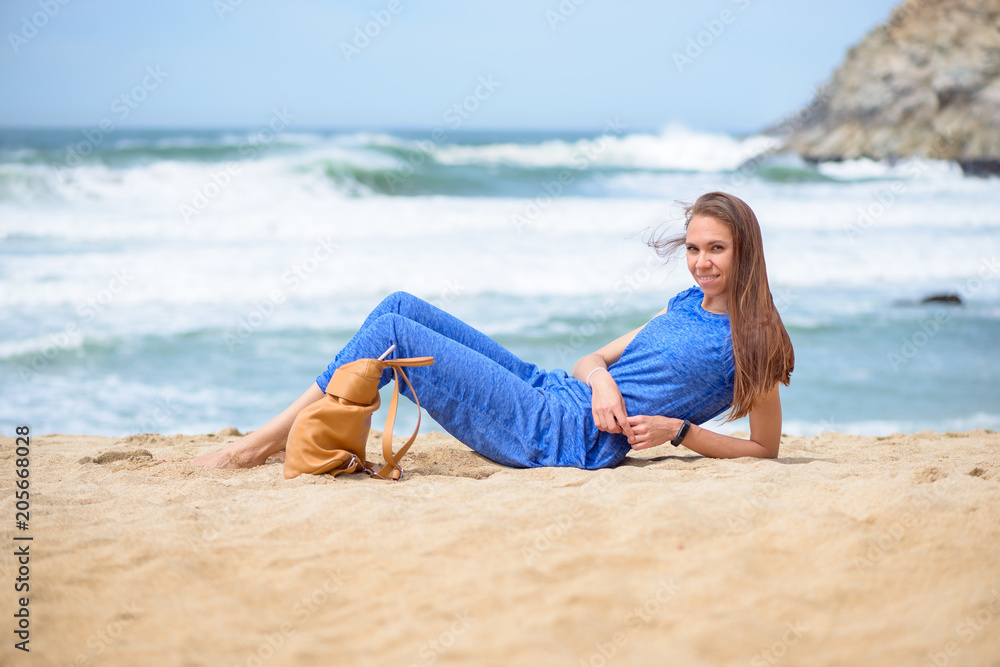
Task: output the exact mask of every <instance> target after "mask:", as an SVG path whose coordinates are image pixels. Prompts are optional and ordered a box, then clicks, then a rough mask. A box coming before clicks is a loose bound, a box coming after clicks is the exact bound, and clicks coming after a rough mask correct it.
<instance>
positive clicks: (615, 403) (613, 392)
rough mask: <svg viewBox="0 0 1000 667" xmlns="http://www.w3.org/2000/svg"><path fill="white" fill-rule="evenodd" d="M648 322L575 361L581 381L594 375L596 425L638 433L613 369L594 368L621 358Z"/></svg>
mask: <svg viewBox="0 0 1000 667" xmlns="http://www.w3.org/2000/svg"><path fill="white" fill-rule="evenodd" d="M665 312H667V309H666V308H664V309H663V310H661V311H660V312H659V313H657V314H656V315H654V317H658V316H660V315H662V314H663V313H665ZM646 324H649V323H648V322H647V323H646ZM645 326H646V325H645V324H643V325H642V326H641V327H638V328H636V329H633V330H632V331H629V332H628V333H627V334H624V335H623V336H619V337H618V338H616V339H615V340H613V341H611V342H610V343H608V344H607V345H605V346H604V347H602V348H601V349H599V350H598V351H597V352H593V353H591V354H587V355H584V356H583V357H580V359H579V361H577V362H576V364H574V365H573V377H575V378H576V379H577V380H580V381H581V382H587V378H590V383H589V384H590V386H591V389H592V390H593V393H592V398H591V402H590V410H591V415H592V416H593V418H594V426H596V427H597V428H598V429H599V430H601V431H606V432H608V433H624V434H625V435H627V436H628V437H629V438H634V437H635V434H634V433H633V432H632V428H631V427H630V426H629V424H628V421H627V420H628V411H627V410H626V408H625V399H623V398H622V393H621V391H620V390H619V389H618V385H617V384H616V383H615V381H614V379H613V378H612V377H611V374H610V373H604V372H601V371H597V372H596V373H594V371H595V370H597V369H599V368H600V369H604V370H607V368H608V366H610V365H611V364H613V363H615V362H616V361H618V360H619V359H621V356H622V352H624V351H625V348H626V347H628V344H629V343H630V342H632V339H633V338H635V337H636V335H637V334H638V333H639V332H640V331H642V328H643V327H645Z"/></svg>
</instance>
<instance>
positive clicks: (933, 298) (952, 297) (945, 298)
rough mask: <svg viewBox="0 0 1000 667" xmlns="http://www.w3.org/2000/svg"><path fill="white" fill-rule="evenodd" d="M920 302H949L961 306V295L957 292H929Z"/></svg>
mask: <svg viewBox="0 0 1000 667" xmlns="http://www.w3.org/2000/svg"><path fill="white" fill-rule="evenodd" d="M920 303H950V304H954V305H956V306H961V305H962V297H960V296H959V295H957V294H931V295H929V296H925V297H924V298H923V299H921V300H920Z"/></svg>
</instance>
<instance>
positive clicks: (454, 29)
mask: <svg viewBox="0 0 1000 667" xmlns="http://www.w3.org/2000/svg"><path fill="white" fill-rule="evenodd" d="M896 4H897V3H896V2H895V1H894V0H809V1H803V0H713V1H709V2H698V3H695V2H690V1H676V0H659V1H654V0H615V2H611V0H539V1H529V0H504V1H503V2H489V3H487V2H474V1H472V0H465V1H460V0H439V1H437V2H433V1H431V0H354V1H352V2H339V1H326V2H324V1H322V0H286V1H283V2H277V1H271V2H266V1H264V0H146V1H141V2H136V1H134V0H132V1H127V0H3V2H2V3H0V34H2V35H3V42H2V43H0V86H2V89H3V90H4V91H5V92H4V94H3V100H2V102H0V125H3V126H62V127H88V126H91V125H93V124H95V123H98V122H99V121H101V120H102V119H105V118H108V117H111V118H113V119H114V120H115V122H117V123H118V126H119V127H136V128H139V127H168V128H169V127H184V128H189V127H206V128H215V127H260V126H263V125H265V124H267V123H268V122H269V121H270V120H271V119H272V118H273V117H274V115H275V110H278V112H279V113H280V112H285V113H286V114H287V115H288V116H291V117H293V118H294V122H295V125H296V126H297V127H311V128H353V129H357V128H372V129H397V128H398V129H406V128H412V129H423V128H435V127H442V126H446V127H449V128H452V129H455V128H456V126H455V123H456V122H457V123H458V124H459V126H460V127H461V128H463V129H469V130H495V129H540V130H567V131H586V130H594V129H600V128H602V127H603V126H604V125H605V124H606V123H607V122H608V120H609V119H618V122H620V123H623V124H624V125H626V126H627V127H628V128H629V129H635V130H639V129H641V130H644V131H648V130H655V129H660V128H663V127H666V126H668V125H671V124H681V125H684V126H686V127H688V128H691V129H696V130H705V131H724V132H733V133H749V132H753V131H756V130H759V129H761V128H763V127H766V126H768V125H772V124H774V123H776V122H778V121H780V120H781V119H782V118H784V117H786V116H788V115H790V114H792V113H794V112H795V111H796V110H797V109H799V108H801V107H802V106H804V105H805V104H807V103H808V102H809V101H810V100H811V99H812V96H813V94H814V93H815V90H816V88H817V86H819V85H820V84H822V83H823V82H824V81H825V80H827V79H828V78H829V76H830V75H831V74H832V73H833V71H834V70H835V69H836V67H837V66H838V65H839V64H840V62H841V61H842V59H843V57H844V55H845V53H846V51H847V50H848V49H849V48H850V47H851V46H852V45H854V44H856V43H857V42H858V41H859V40H860V39H861V38H862V37H863V36H864V35H865V34H866V33H867V32H868V31H870V30H871V29H873V28H874V27H876V26H877V25H878V24H879V23H881V22H883V21H885V20H887V19H888V18H889V15H890V13H891V10H892V7H893V6H895V5H896ZM109 114H110V116H109Z"/></svg>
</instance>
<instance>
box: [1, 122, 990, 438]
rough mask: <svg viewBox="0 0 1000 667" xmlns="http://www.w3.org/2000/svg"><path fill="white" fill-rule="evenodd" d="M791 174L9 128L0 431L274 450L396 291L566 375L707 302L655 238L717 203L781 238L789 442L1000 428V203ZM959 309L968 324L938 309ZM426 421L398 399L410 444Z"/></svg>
mask: <svg viewBox="0 0 1000 667" xmlns="http://www.w3.org/2000/svg"><path fill="white" fill-rule="evenodd" d="M776 149H777V142H776V140H775V139H773V138H771V137H767V136H729V135H726V134H718V133H706V132H699V131H696V130H692V129H689V128H684V127H678V126H669V127H666V128H664V129H662V130H660V131H650V132H644V131H638V130H633V129H630V128H627V127H624V126H623V125H622V124H621V123H618V122H616V121H615V120H614V119H610V120H609V121H608V123H607V124H606V125H605V126H604V127H603V128H601V129H599V130H597V131H595V132H591V133H564V132H550V131H538V132H524V131H518V132H472V131H463V132H458V131H455V130H452V129H451V128H447V129H446V128H437V129H430V130H410V131H395V130H385V131H356V130H339V131H333V130H309V129H298V128H295V127H294V124H292V123H288V122H284V121H282V120H281V118H280V111H279V110H276V111H275V116H274V117H273V118H272V119H271V122H270V123H269V124H268V125H264V126H261V127H260V128H252V129H206V130H188V129H178V130H125V129H115V128H114V127H104V128H102V127H95V128H90V129H65V130H40V129H30V130H29V129H10V128H8V129H2V130H0V307H2V309H3V313H4V326H3V327H2V328H0V377H2V384H0V396H2V400H0V432H3V433H5V434H11V433H12V432H13V429H14V427H15V425H20V424H27V425H29V426H31V429H32V434H41V433H91V434H99V435H111V436H124V435H127V434H131V433H140V432H153V433H164V434H173V433H205V432H213V431H217V430H219V429H221V428H224V427H227V426H235V427H237V428H239V429H241V430H248V429H255V428H258V427H260V426H261V425H262V424H263V423H264V422H266V421H267V420H268V419H269V418H270V417H272V416H273V415H275V414H277V413H278V412H280V411H281V410H282V409H283V408H284V407H286V406H287V405H288V404H289V403H290V402H291V401H293V400H294V399H295V398H296V397H298V396H299V394H301V393H302V392H303V391H304V390H306V389H307V388H308V387H309V385H310V383H312V382H313V381H314V379H315V377H316V375H318V374H319V373H320V372H322V371H323V370H324V369H325V368H326V366H327V364H328V363H329V362H330V361H331V360H332V359H333V357H334V356H335V354H336V353H337V351H338V350H339V349H340V348H341V347H342V346H343V345H344V344H345V343H346V342H347V341H348V340H349V339H350V337H351V336H352V335H353V334H354V333H355V332H356V331H357V328H358V326H359V325H360V324H361V323H362V321H363V320H364V318H365V316H366V315H367V314H368V312H369V311H370V310H371V309H372V308H373V307H374V306H375V305H376V304H377V303H378V302H379V301H380V300H381V299H382V298H383V297H385V296H386V295H388V294H390V293H391V292H394V291H397V290H405V291H408V292H411V293H413V294H415V295H417V296H420V297H422V298H425V299H427V300H428V301H431V302H432V303H435V304H436V305H438V306H440V307H442V308H444V309H445V310H447V311H449V312H451V313H453V314H455V315H457V316H458V317H460V318H461V319H463V320H464V321H466V322H468V323H470V324H472V325H473V326H475V327H477V328H479V329H480V330H482V331H483V332H485V333H486V334H488V335H490V336H491V337H493V338H494V339H496V340H497V341H498V342H500V343H502V344H503V345H505V346H507V347H508V348H509V349H510V350H512V351H513V352H514V353H516V354H517V355H518V356H520V357H521V358H523V359H525V360H528V361H532V362H534V363H536V364H538V365H539V366H540V367H542V368H546V369H553V368H562V369H565V370H567V371H568V372H569V371H571V370H572V367H573V364H574V363H575V362H576V360H577V359H578V358H579V357H581V356H583V355H584V354H587V353H590V352H593V351H594V350H596V349H598V348H599V347H601V346H603V345H604V344H605V343H607V342H609V341H610V340H613V339H614V338H616V337H618V336H620V335H621V334H623V333H625V332H627V331H630V330H631V329H633V328H635V327H637V326H639V325H641V324H643V323H644V322H646V321H648V320H649V318H650V317H652V316H653V315H654V314H655V313H656V312H657V311H659V310H660V309H662V308H663V307H664V306H665V305H666V304H667V301H668V300H669V299H670V297H671V296H673V295H674V294H676V293H677V292H679V291H681V290H683V289H685V288H687V287H689V286H690V285H692V284H693V281H692V279H691V277H690V274H688V272H687V269H686V266H685V264H684V261H683V257H678V258H676V259H675V260H674V261H673V262H672V263H670V264H666V265H665V264H664V263H663V260H661V259H660V258H659V257H657V256H656V255H655V254H654V253H653V251H652V250H650V249H649V247H648V246H647V245H646V244H645V242H644V239H645V238H647V237H648V235H650V234H652V233H662V232H676V231H678V230H679V229H680V228H681V226H680V222H679V221H680V214H681V210H680V205H679V204H678V202H691V201H693V200H694V199H695V198H697V196H698V195H700V194H702V193H704V192H707V191H710V190H723V191H726V192H730V193H733V194H735V195H737V196H739V197H741V198H743V199H744V200H746V201H747V202H748V203H749V204H750V206H751V207H752V208H753V209H754V211H755V212H756V214H757V216H758V219H759V220H760V223H761V228H762V233H763V237H764V246H765V252H766V259H767V268H768V275H769V278H770V284H771V290H772V293H773V294H774V296H775V300H776V303H777V305H778V308H779V311H780V313H781V316H782V318H783V320H784V322H785V325H786V327H787V328H788V331H789V334H790V336H791V339H792V343H793V345H794V347H795V354H796V364H795V371H794V373H793V374H792V381H791V384H790V385H789V386H788V387H783V388H782V407H783V415H784V422H783V430H784V431H785V432H786V433H788V434H792V435H812V434H817V433H821V432H823V431H827V430H834V431H840V432H847V433H859V434H876V435H885V434H890V433H893V432H915V431H920V430H925V429H931V430H936V431H950V430H967V429H974V428H986V429H993V430H996V429H998V428H1000V380H998V377H1000V354H998V353H1000V264H998V259H1000V179H998V178H995V177H994V178H989V179H977V178H964V177H963V176H962V175H961V172H960V170H959V168H958V167H957V166H956V165H953V164H950V163H945V162H933V161H921V160H906V161H899V162H896V163H895V164H889V163H884V162H872V161H869V160H855V161H848V162H841V163H821V164H807V163H805V162H803V161H801V160H799V159H798V158H796V157H794V156H789V155H784V154H781V153H779V152H777V150H776ZM941 294H957V295H959V297H960V298H961V300H962V301H963V304H962V305H955V304H948V303H940V302H931V303H922V300H924V299H925V298H926V297H929V296H931V295H941ZM389 390H391V385H390V386H389V387H386V388H384V389H383V399H387V397H388V394H387V392H388V391H389ZM385 412H386V407H385V406H383V408H381V409H380V411H379V412H378V413H377V414H376V416H375V420H374V423H373V426H374V427H375V428H379V429H381V428H382V427H383V426H382V425H383V423H384V419H385ZM415 423H416V410H415V407H414V406H413V405H412V404H411V403H409V402H408V401H404V402H403V403H402V404H401V410H400V415H399V418H398V421H397V428H396V434H397V435H403V434H406V433H408V432H409V431H411V430H412V428H413V426H414V424H415ZM709 426H710V427H711V428H713V429H716V430H719V431H720V432H723V433H728V432H732V431H734V430H743V431H746V430H748V424H747V421H746V420H745V419H744V420H740V421H737V422H732V423H728V424H723V423H721V421H720V420H716V421H715V422H712V423H710V424H709ZM433 429H438V430H440V429H441V427H440V426H439V425H438V424H436V423H435V422H434V421H433V420H432V419H430V418H429V416H428V415H427V414H426V413H424V415H423V417H422V422H421V430H422V431H423V432H426V431H429V430H433Z"/></svg>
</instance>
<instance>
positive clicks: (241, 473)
mask: <svg viewBox="0 0 1000 667" xmlns="http://www.w3.org/2000/svg"><path fill="white" fill-rule="evenodd" d="M236 433H237V432H236V431H235V430H234V429H227V430H223V431H220V432H219V433H217V434H211V435H197V436H187V435H173V436H160V435H136V436H131V437H128V438H125V439H115V438H105V437H96V436H87V435H45V436H35V437H33V438H32V440H31V454H30V471H31V475H30V479H31V487H30V490H31V499H30V502H31V517H30V529H29V530H28V531H26V532H25V531H15V530H14V512H15V507H14V503H15V500H14V497H13V492H12V488H13V482H14V480H15V478H14V470H15V465H16V464H15V460H14V452H13V441H12V440H11V439H9V438H6V439H0V441H2V444H3V447H2V452H3V457H2V458H3V460H2V461H0V480H2V482H3V489H4V495H3V503H2V504H3V523H2V525H3V528H2V531H0V538H2V539H3V541H4V545H6V546H5V547H4V551H5V552H6V553H7V554H8V555H7V556H5V557H4V558H3V559H0V565H2V572H0V578H2V581H0V589H2V590H3V591H4V593H3V595H2V596H0V612H2V613H0V615H2V617H3V619H5V620H4V621H2V627H0V630H2V636H3V637H4V639H3V644H2V646H0V664H3V665H21V664H24V665H27V664H31V665H39V666H40V665H130V666H131V665H404V666H405V665H567V666H570V665H571V666H574V667H577V666H579V665H591V666H593V667H600V666H602V665H687V666H696V665H751V666H755V665H776V664H782V665H846V664H865V665H893V666H900V665H921V666H922V665H939V666H940V665H998V664H1000V434H997V433H992V432H989V431H971V432H965V433H944V434H938V433H932V432H923V433H917V434H910V435H892V436H888V437H867V436H852V435H843V434H836V433H825V434H823V435H820V436H816V437H788V436H786V437H784V438H783V440H782V448H781V456H780V458H778V459H777V460H756V459H736V460H717V459H706V458H703V457H701V456H698V455H696V454H694V453H693V452H691V451H690V450H686V449H684V448H680V449H674V448H673V447H670V446H666V447H660V448H657V449H653V450H647V451H646V452H643V453H641V454H633V455H632V457H630V459H629V460H628V461H627V462H626V463H625V464H623V465H621V466H619V467H618V468H615V469H612V470H600V471H593V472H588V471H582V470H576V469H555V468H544V469H535V470H515V469H510V468H504V467H502V466H499V465H496V464H494V463H491V462H490V461H488V460H486V459H484V458H482V457H480V456H479V455H477V454H475V453H473V452H472V451H471V450H469V449H468V448H467V447H465V446H464V445H462V444H461V443H459V442H458V441H456V440H454V439H453V438H451V437H450V436H447V435H445V434H441V433H438V432H431V433H426V434H422V435H421V436H420V438H419V440H418V442H417V443H416V444H415V445H414V447H413V449H411V451H410V453H409V454H408V455H407V457H406V459H405V460H404V467H405V468H406V475H405V477H404V480H403V481H402V482H399V483H395V484H394V483H391V482H383V481H378V480H373V479H369V478H367V477H365V476H362V475H352V476H342V477H338V478H330V477H329V476H318V477H316V476H309V475H305V476H302V477H299V478H296V479H293V480H285V479H284V478H283V476H282V464H281V462H280V461H278V460H275V459H272V460H271V461H269V463H268V464H266V465H263V466H260V467H257V468H254V469H249V470H211V469H206V468H200V467H196V466H192V465H190V464H176V463H163V462H162V461H161V460H162V459H168V460H170V461H177V460H180V459H182V458H186V457H190V456H192V455H196V454H199V453H203V452H206V451H210V450H212V449H217V448H218V447H220V446H221V445H222V444H224V443H225V442H229V441H231V440H233V439H235V437H236ZM380 435H381V434H379V433H378V432H377V431H373V432H372V434H371V441H370V443H369V444H370V450H369V451H370V452H371V454H372V456H373V457H376V458H377V457H378V454H377V453H376V452H378V451H379V448H378V447H377V442H378V438H379V437H380ZM400 442H401V439H400ZM15 532H16V533H17V534H18V535H26V534H29V535H31V536H32V537H33V538H34V539H33V541H32V542H31V543H30V544H31V547H30V553H31V559H30V585H31V590H30V595H31V597H30V602H29V609H30V614H31V615H30V619H31V624H30V633H31V634H30V644H29V646H30V649H31V652H30V654H24V653H22V652H20V651H17V650H15V649H14V648H13V643H14V641H15V640H14V639H12V636H13V635H12V631H13V629H14V622H15V621H14V619H13V613H14V611H15V610H16V609H17V606H16V605H17V595H16V594H15V593H14V592H13V591H12V585H13V581H14V579H15V577H16V572H15V567H16V565H15V562H14V560H15V559H14V558H13V557H12V556H10V555H9V554H10V553H11V552H13V551H14V548H13V547H12V546H10V545H15V544H24V542H14V541H13V540H12V537H13V535H14V534H15Z"/></svg>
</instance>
